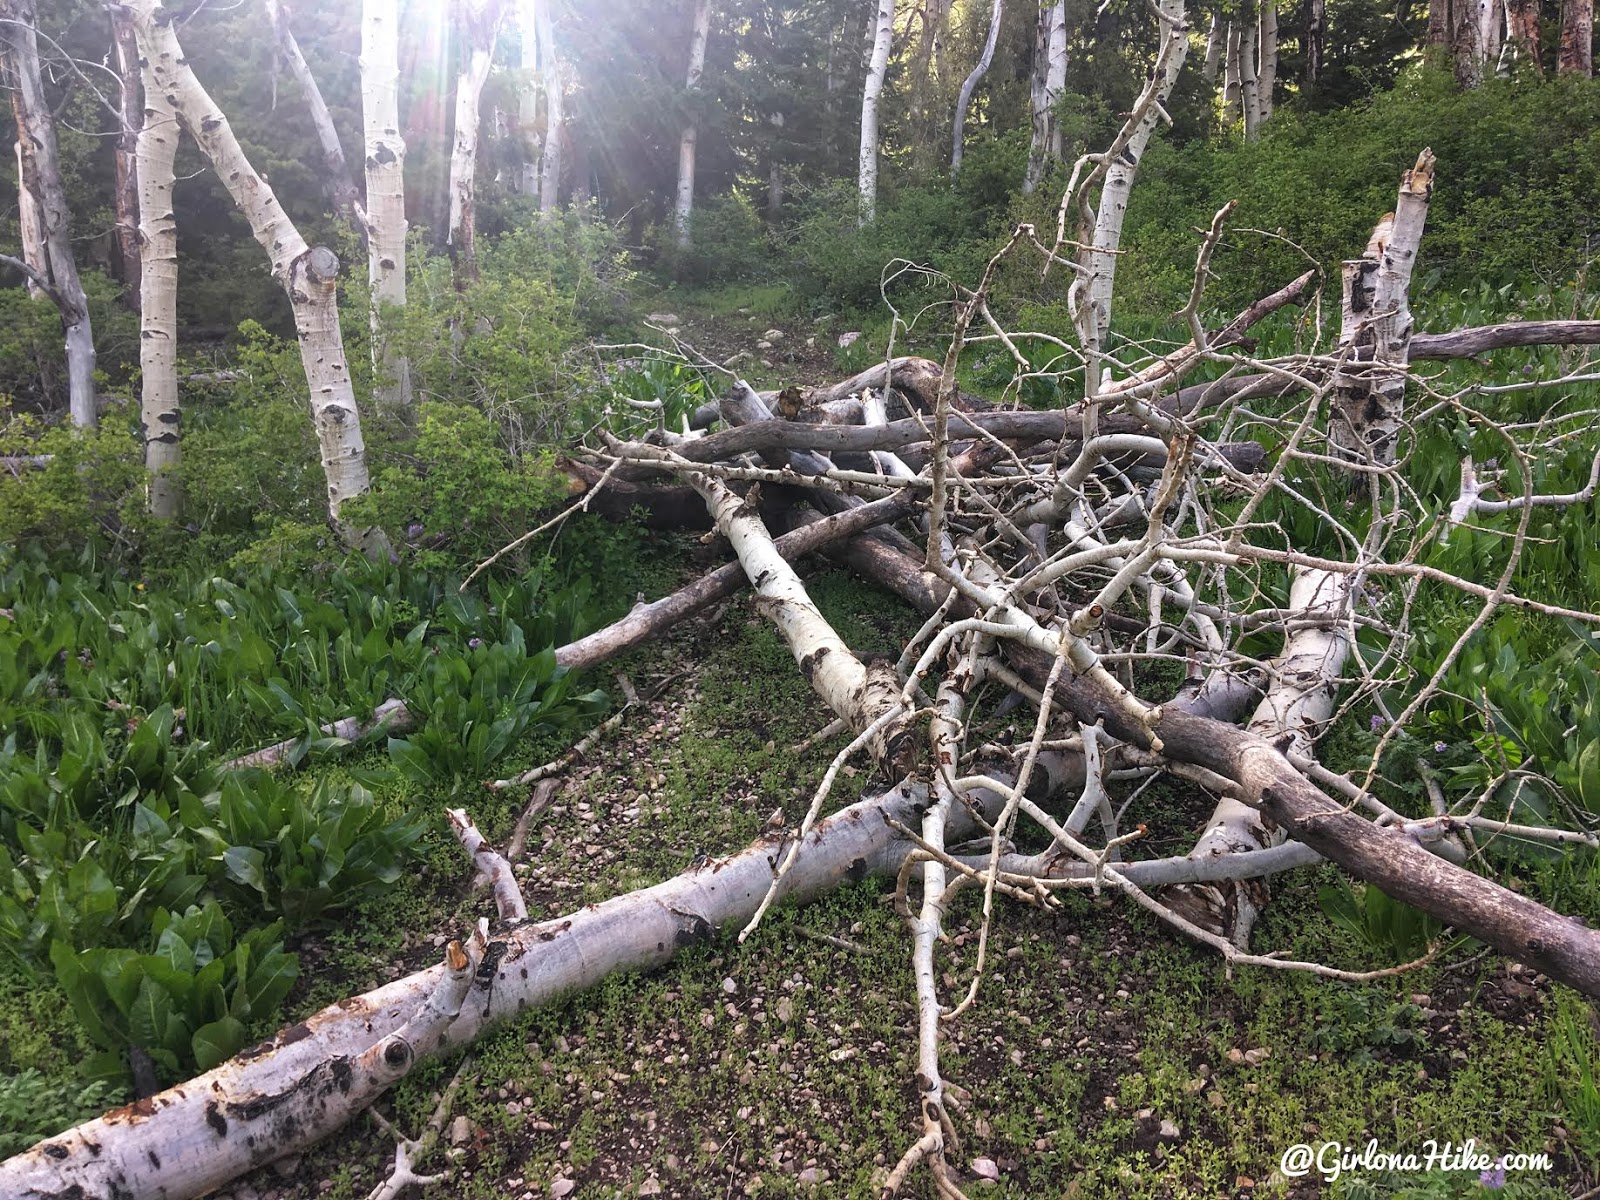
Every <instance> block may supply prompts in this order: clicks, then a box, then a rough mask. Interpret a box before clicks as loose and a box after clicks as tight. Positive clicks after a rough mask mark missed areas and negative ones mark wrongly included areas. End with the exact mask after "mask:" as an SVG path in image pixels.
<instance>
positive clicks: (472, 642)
mask: <svg viewBox="0 0 1600 1200" xmlns="http://www.w3.org/2000/svg"><path fill="white" fill-rule="evenodd" d="M482 645H483V639H482V638H468V639H467V649H468V650H476V649H478V647H480V646H482Z"/></svg>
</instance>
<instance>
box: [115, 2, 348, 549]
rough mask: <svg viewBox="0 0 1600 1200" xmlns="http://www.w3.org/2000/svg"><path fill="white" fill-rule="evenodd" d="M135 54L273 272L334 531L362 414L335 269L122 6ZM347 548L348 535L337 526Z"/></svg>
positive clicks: (166, 32) (159, 43)
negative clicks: (295, 341)
mask: <svg viewBox="0 0 1600 1200" xmlns="http://www.w3.org/2000/svg"><path fill="white" fill-rule="evenodd" d="M128 7H129V8H130V9H131V10H132V12H133V19H134V31H135V33H136V34H137V35H138V39H139V53H140V55H141V56H142V57H143V58H144V59H145V60H146V62H147V64H148V66H147V70H148V71H149V72H150V73H151V74H150V76H149V78H150V79H151V80H152V81H153V82H154V84H155V85H156V86H157V87H158V88H160V89H161V90H162V91H163V93H164V94H165V95H166V96H167V97H168V99H169V101H170V102H171V104H172V106H173V108H174V109H175V110H176V112H177V114H178V120H179V122H180V123H181V124H182V126H183V128H184V129H185V130H186V131H187V132H188V134H189V136H190V137H192V138H194V140H195V141H196V142H197V143H198V144H199V146H200V149H201V150H202V151H203V152H204V153H205V155H206V158H207V159H208V160H209V161H210V162H211V165H212V167H213V168H214V169H215V170H216V172H217V177H218V178H219V179H220V180H221V181H222V183H223V186H225V187H226V188H227V189H228V192H229V193H230V194H231V195H232V196H233V198H234V202H235V203H237V204H238V205H239V207H240V209H241V210H242V211H243V213H244V216H245V218H246V219H247V220H248V221H249V222H250V228H251V231H252V232H253V233H254V234H255V237H256V241H258V242H260V243H261V246H262V248H263V249H264V250H265V251H266V252H267V256H268V257H269V258H270V259H271V262H272V274H273V278H275V279H277V280H278V282H279V283H280V284H281V285H282V286H283V289H284V291H285V292H287V293H288V296H289V303H290V305H291V307H292V308H293V310H294V322H295V332H296V334H297V336H298V338H299V342H300V362H301V365H302V366H303V367H304V368H305V373H306V384H307V387H308V390H309V392H310V397H311V418H312V425H313V427H314V428H315V429H316V433H317V441H318V443H319V445H320V448H321V452H322V469H323V471H324V472H325V473H326V475H327V480H328V513H329V515H330V516H331V517H332V518H333V519H334V521H335V522H339V509H340V508H341V507H342V506H343V504H344V502H345V501H346V500H348V499H350V498H351V497H352V496H359V495H361V494H363V493H364V492H366V491H367V489H368V481H367V456H366V446H365V443H364V442H363V441H362V436H361V414H360V412H359V411H358V410H357V408H356V400H355V392H354V391H353V389H352V388H351V385H350V372H349V369H348V367H347V365H346V363H345V357H344V339H343V336H342V335H341V333H340V329H339V306H338V304H337V302H336V290H337V276H338V271H339V259H338V257H337V256H336V255H335V254H334V253H333V251H331V250H329V249H327V248H326V247H322V246H318V247H315V248H313V247H311V246H308V245H307V244H306V241H305V239H304V238H303V237H301V236H300V231H299V230H298V229H296V228H295V226H294V223H293V222H291V221H290V220H289V218H288V216H287V214H285V213H284V211H283V208H282V206H281V205H280V204H279V203H278V198H277V196H275V195H274V194H273V191H272V188H271V186H270V185H268V183H267V181H266V180H265V179H263V178H262V177H261V176H260V175H258V174H256V172H255V169H254V168H253V167H251V165H250V162H249V160H248V159H247V158H246V157H245V154H244V151H243V149H242V148H241V147H240V146H239V141H238V139H237V138H236V137H235V136H234V134H233V128H232V127H231V126H230V125H229V124H228V118H227V116H226V115H224V114H223V112H222V111H221V110H220V109H219V108H218V107H217V106H216V104H215V103H214V102H213V101H212V99H211V97H210V95H209V94H207V92H206V90H205V88H204V87H203V86H202V85H201V83H200V81H199V79H197V78H196V77H195V74H194V71H193V70H192V69H191V68H190V67H189V64H188V62H187V60H185V58H184V56H183V48H182V47H181V46H180V45H179V44H178V35H177V32H176V31H175V30H174V28H173V23H172V22H171V21H162V20H159V19H158V15H159V14H160V13H161V6H160V4H159V0H131V2H130V3H129V5H128ZM340 528H341V531H342V533H343V534H344V536H345V537H346V539H347V540H351V541H355V540H358V538H359V535H358V534H357V532H356V531H353V530H351V529H349V528H348V527H346V526H344V525H343V523H340Z"/></svg>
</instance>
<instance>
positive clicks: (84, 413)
mask: <svg viewBox="0 0 1600 1200" xmlns="http://www.w3.org/2000/svg"><path fill="white" fill-rule="evenodd" d="M0 18H4V19H5V20H6V24H5V25H4V26H0V46H3V49H4V56H5V63H6V66H7V67H8V68H9V71H10V75H11V78H12V79H13V81H14V87H15V91H13V92H12V102H11V103H12V112H13V113H14V114H15V116H16V119H17V135H18V136H17V140H18V142H19V143H20V144H21V147H22V180H21V182H22V187H23V189H24V190H26V191H27V192H28V193H30V194H31V195H32V196H33V198H34V201H35V203H36V204H37V206H38V214H39V228H40V232H41V234H42V235H43V236H42V239H41V240H42V242H43V244H44V250H45V259H46V262H47V263H48V266H49V270H48V272H46V273H45V274H46V276H47V277H48V279H49V282H50V291H49V295H50V298H51V299H52V300H54V301H55V304H56V309H57V310H58V311H59V312H60V314H61V328H62V331H63V332H64V333H65V334H66V344H67V403H68V408H69V411H70V413H71V416H72V423H73V424H74V425H76V426H78V427H79V428H81V429H92V428H93V427H94V426H95V425H96V424H97V423H98V422H99V419H100V418H99V407H98V402H97V400H96V397H95V387H94V367H95V351H94V331H93V329H92V328H91V327H90V324H89V301H88V297H87V296H85V295H84V291H83V281H82V280H80V279H79V278H78V264H77V262H76V261H75V260H74V259H73V257H72V220H71V214H70V213H69V211H68V209H67V192H66V188H65V186H64V185H63V184H62V182H61V159H60V156H59V154H58V153H57V150H56V126H55V119H54V117H53V116H52V115H51V112H50V105H49V104H48V103H47V101H46V100H45V94H44V78H43V76H41V75H40V73H39V39H38V36H37V33H36V30H35V25H34V21H35V17H34V8H33V5H32V4H31V3H29V2H28V0H0Z"/></svg>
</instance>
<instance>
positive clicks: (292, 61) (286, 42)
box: [265, 0, 361, 232]
mask: <svg viewBox="0 0 1600 1200" xmlns="http://www.w3.org/2000/svg"><path fill="white" fill-rule="evenodd" d="M265 3H266V7H267V20H268V21H269V22H271V24H272V32H273V36H274V37H276V38H277V49H278V51H279V52H280V53H281V54H282V55H283V60H284V62H286V63H287V64H288V66H289V74H290V75H292V76H294V81H295V83H297V84H299V86H300V94H301V96H303V97H304V99H305V102H306V110H307V112H308V113H309V115H310V117H311V128H312V129H313V130H314V131H315V132H316V135H317V145H318V146H320V147H321V148H322V170H323V182H324V183H325V184H326V185H327V188H328V195H329V197H330V198H331V199H332V200H333V206H334V209H335V210H336V211H337V212H338V214H339V217H340V219H341V220H343V221H344V222H345V223H346V224H347V225H349V226H350V227H351V228H353V229H355V230H356V231H357V232H359V231H360V228H361V225H360V221H359V219H358V217H357V215H356V212H357V209H358V208H359V207H360V203H361V197H360V195H359V193H358V192H357V191H356V183H355V179H354V178H353V177H352V176H351V174H350V164H349V163H348V162H346V161H345V157H344V145H343V143H341V142H340V141H339V131H338V130H337V129H335V128H334V125H333V114H332V113H330V112H329V111H328V105H327V102H326V101H325V100H323V98H322V89H321V88H319V87H318V86H317V80H316V76H314V75H312V74H311V66H310V64H309V63H307V62H306V58H305V55H303V54H301V53H300V43H299V42H297V41H295V37H294V31H293V30H292V29H290V28H289V12H288V10H287V9H286V8H284V6H283V5H282V4H281V3H280V2H279V0H265Z"/></svg>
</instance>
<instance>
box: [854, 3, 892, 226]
mask: <svg viewBox="0 0 1600 1200" xmlns="http://www.w3.org/2000/svg"><path fill="white" fill-rule="evenodd" d="M893 37H894V0H878V15H877V18H876V22H875V23H874V25H873V27H872V58H871V59H870V61H869V62H868V64H867V82H866V86H865V87H864V88H863V89H862V92H861V151H860V154H859V156H858V158H857V164H858V171H857V177H856V186H857V190H858V191H859V193H860V204H861V211H860V214H859V216H860V221H861V224H863V225H868V224H871V223H872V222H873V221H875V220H876V219H877V216H878V98H879V97H880V96H881V95H882V94H883V80H884V76H885V75H886V74H887V73H888V70H889V43H890V41H891V39H892V38H893Z"/></svg>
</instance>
